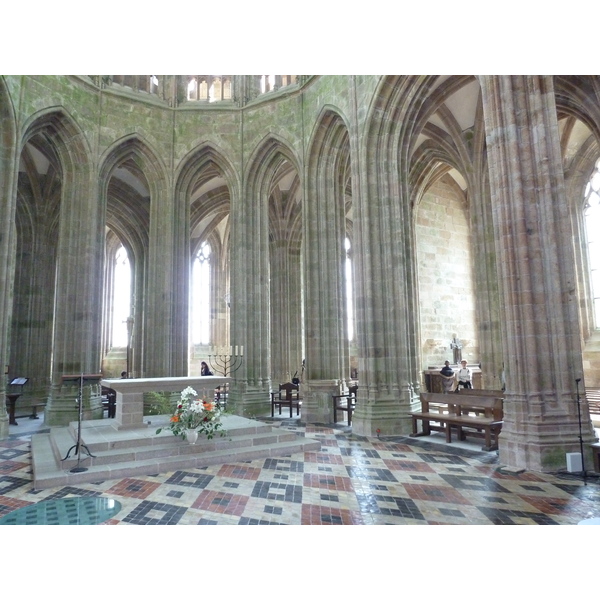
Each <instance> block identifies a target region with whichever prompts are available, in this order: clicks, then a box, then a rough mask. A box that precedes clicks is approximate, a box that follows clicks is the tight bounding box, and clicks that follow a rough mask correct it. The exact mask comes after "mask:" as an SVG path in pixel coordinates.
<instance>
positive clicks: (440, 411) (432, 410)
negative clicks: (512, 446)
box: [411, 390, 503, 451]
mask: <svg viewBox="0 0 600 600" xmlns="http://www.w3.org/2000/svg"><path fill="white" fill-rule="evenodd" d="M472 391H478V390H472ZM502 402H503V399H502V398H501V397H495V396H494V395H486V394H473V393H464V392H461V393H459V394H437V393H429V392H422V393H421V411H418V412H413V413H412V414H411V416H412V429H413V432H412V434H411V435H412V437H416V436H421V435H430V434H431V431H443V432H444V433H445V435H446V442H447V443H448V444H450V443H451V442H452V429H453V428H454V429H455V430H456V432H457V435H458V439H464V438H465V435H467V434H470V435H478V436H480V437H483V438H484V439H485V445H484V447H483V450H486V451H491V450H497V449H498V436H499V434H500V431H501V430H502V420H503V409H502ZM419 421H421V423H422V431H421V432H419V431H418V427H417V424H418V422H419Z"/></svg>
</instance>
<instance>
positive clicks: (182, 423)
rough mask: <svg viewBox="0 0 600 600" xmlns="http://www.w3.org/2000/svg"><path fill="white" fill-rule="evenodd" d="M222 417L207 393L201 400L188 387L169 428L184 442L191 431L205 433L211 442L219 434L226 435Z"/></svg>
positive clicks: (182, 393)
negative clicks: (207, 397) (208, 398)
mask: <svg viewBox="0 0 600 600" xmlns="http://www.w3.org/2000/svg"><path fill="white" fill-rule="evenodd" d="M220 417H221V410H220V409H219V407H218V406H217V405H216V404H215V403H214V402H209V401H208V400H207V399H206V392H204V397H203V398H202V399H200V398H198V393H197V392H196V390H194V389H193V388H191V387H189V386H188V387H186V388H185V390H183V391H182V392H181V402H180V403H179V404H177V408H176V409H175V413H174V414H173V416H172V417H171V419H170V421H169V426H168V428H169V429H170V430H171V431H172V432H173V435H178V436H181V437H182V438H183V439H184V440H185V439H186V438H187V431H188V430H190V429H191V430H195V431H197V432H199V433H203V434H204V435H206V437H207V438H208V439H209V440H210V439H212V438H213V437H214V435H215V433H217V432H219V434H220V435H221V436H224V435H225V433H226V432H225V431H224V430H223V424H222V423H221V418H220ZM163 429H164V427H161V428H159V429H157V430H156V433H157V434H159V433H160V432H161V431H162V430H163Z"/></svg>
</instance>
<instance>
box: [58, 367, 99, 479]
mask: <svg viewBox="0 0 600 600" xmlns="http://www.w3.org/2000/svg"><path fill="white" fill-rule="evenodd" d="M88 378H89V379H99V378H100V376H99V375H92V376H89V377H88ZM84 379H85V376H84V375H83V373H82V374H81V375H78V376H75V377H69V376H63V382H65V381H74V380H79V392H78V393H77V403H78V404H79V411H78V420H77V442H76V443H75V444H73V445H72V446H71V447H70V448H69V450H68V452H67V455H66V456H65V457H64V458H63V459H61V460H67V458H69V455H70V454H71V450H75V454H76V455H77V465H76V466H74V467H73V468H72V469H71V470H70V472H71V473H83V472H84V471H87V467H82V466H81V449H82V448H83V449H84V450H85V452H86V454H87V455H88V456H91V457H92V458H96V457H95V456H94V455H93V454H92V453H91V452H90V449H89V448H88V447H87V446H86V445H85V444H84V443H83V442H82V441H81V421H82V420H83V380H84Z"/></svg>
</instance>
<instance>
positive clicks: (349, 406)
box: [331, 385, 358, 427]
mask: <svg viewBox="0 0 600 600" xmlns="http://www.w3.org/2000/svg"><path fill="white" fill-rule="evenodd" d="M357 393H358V385H351V386H350V387H349V388H348V393H347V394H337V395H334V396H332V397H331V398H332V400H333V422H334V423H337V420H338V416H337V414H338V410H341V411H342V412H345V413H346V414H347V415H348V427H350V426H351V425H352V413H353V412H354V408H355V407H356V394H357Z"/></svg>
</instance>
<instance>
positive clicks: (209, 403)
mask: <svg viewBox="0 0 600 600" xmlns="http://www.w3.org/2000/svg"><path fill="white" fill-rule="evenodd" d="M204 408H205V409H206V410H212V409H213V403H212V402H204Z"/></svg>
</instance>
